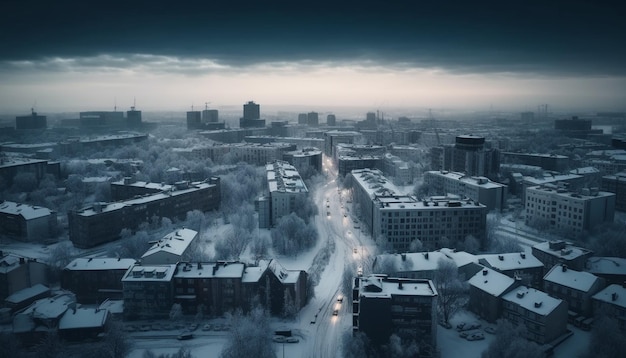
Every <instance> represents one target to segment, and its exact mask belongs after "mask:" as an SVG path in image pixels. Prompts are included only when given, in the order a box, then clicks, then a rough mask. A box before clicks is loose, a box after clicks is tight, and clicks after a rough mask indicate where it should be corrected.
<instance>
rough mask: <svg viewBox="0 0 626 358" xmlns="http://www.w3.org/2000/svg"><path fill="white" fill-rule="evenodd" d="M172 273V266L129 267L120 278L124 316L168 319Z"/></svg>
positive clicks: (170, 307)
mask: <svg viewBox="0 0 626 358" xmlns="http://www.w3.org/2000/svg"><path fill="white" fill-rule="evenodd" d="M175 272H176V265H175V264H172V265H146V266H143V265H139V264H135V265H133V266H132V267H130V268H129V269H128V270H127V271H126V273H125V274H124V277H122V290H123V297H124V316H125V317H126V318H129V319H137V318H147V317H157V318H167V317H168V316H169V313H170V311H171V309H172V305H173V304H174V284H173V277H174V273H175Z"/></svg>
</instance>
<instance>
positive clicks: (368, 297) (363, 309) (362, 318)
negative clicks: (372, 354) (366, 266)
mask: <svg viewBox="0 0 626 358" xmlns="http://www.w3.org/2000/svg"><path fill="white" fill-rule="evenodd" d="M352 330H353V332H363V333H365V334H366V335H367V337H368V338H369V339H370V340H371V341H372V342H373V343H375V344H385V343H387V342H388V341H389V337H390V336H391V335H392V334H397V335H398V336H400V337H401V338H403V339H406V340H407V341H411V340H413V341H415V342H416V343H417V344H418V345H419V347H420V356H425V357H429V356H431V357H432V356H434V355H435V352H436V351H437V290H436V289H435V286H434V284H433V283H432V281H430V280H419V279H405V278H392V277H387V275H370V276H366V277H357V278H355V279H354V285H353V288H352Z"/></svg>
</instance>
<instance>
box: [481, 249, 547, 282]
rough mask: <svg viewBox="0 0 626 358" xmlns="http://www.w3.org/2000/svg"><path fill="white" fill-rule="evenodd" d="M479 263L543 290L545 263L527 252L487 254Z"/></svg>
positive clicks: (482, 256)
mask: <svg viewBox="0 0 626 358" xmlns="http://www.w3.org/2000/svg"><path fill="white" fill-rule="evenodd" d="M478 262H479V263H480V264H481V265H484V266H485V267H489V268H491V269H493V270H496V271H498V272H500V273H502V274H505V275H507V276H509V277H511V278H513V279H518V280H520V282H521V283H522V284H523V285H525V286H529V287H534V288H541V287H542V283H543V275H544V268H543V263H542V262H541V261H539V259H537V258H536V257H535V256H533V255H531V254H528V253H525V252H513V253H505V254H485V255H479V256H478Z"/></svg>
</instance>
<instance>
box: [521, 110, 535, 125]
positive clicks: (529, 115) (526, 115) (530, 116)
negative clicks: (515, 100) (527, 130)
mask: <svg viewBox="0 0 626 358" xmlns="http://www.w3.org/2000/svg"><path fill="white" fill-rule="evenodd" d="M520 119H521V120H522V122H523V123H533V122H534V121H535V112H522V113H520Z"/></svg>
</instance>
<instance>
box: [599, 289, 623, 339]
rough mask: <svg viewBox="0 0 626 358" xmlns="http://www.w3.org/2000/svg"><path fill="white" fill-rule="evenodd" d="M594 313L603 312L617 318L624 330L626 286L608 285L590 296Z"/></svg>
mask: <svg viewBox="0 0 626 358" xmlns="http://www.w3.org/2000/svg"><path fill="white" fill-rule="evenodd" d="M592 301H593V312H594V314H604V315H607V316H609V317H613V318H615V319H616V320H617V324H618V326H619V328H620V329H621V330H622V332H626V286H625V285H624V284H621V285H616V284H613V285H609V286H607V287H606V288H605V289H603V290H602V291H600V292H598V293H596V294H595V295H593V297H592Z"/></svg>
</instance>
